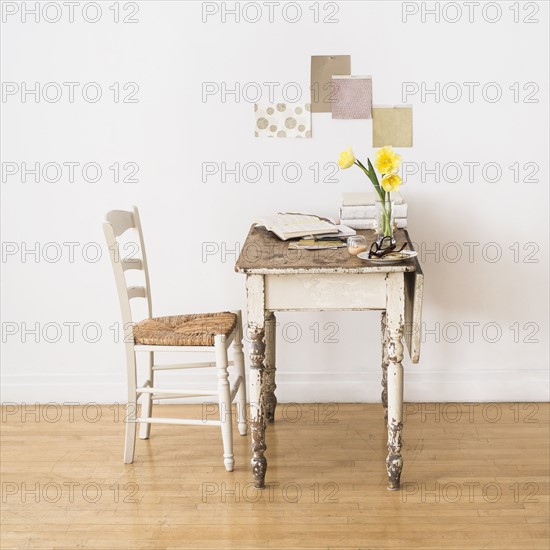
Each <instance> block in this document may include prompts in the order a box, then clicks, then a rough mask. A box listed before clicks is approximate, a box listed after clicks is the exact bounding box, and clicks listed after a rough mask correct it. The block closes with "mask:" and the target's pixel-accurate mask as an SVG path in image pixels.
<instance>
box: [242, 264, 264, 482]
mask: <svg viewBox="0 0 550 550" xmlns="http://www.w3.org/2000/svg"><path fill="white" fill-rule="evenodd" d="M246 290H247V306H248V337H249V342H250V367H249V368H250V398H249V399H250V433H251V435H252V459H251V461H250V463H251V464H252V475H253V477H254V486H255V487H257V488H258V489H263V488H264V487H265V472H266V470H267V459H266V458H265V456H264V455H265V451H266V449H267V445H266V442H265V426H266V399H265V395H266V380H265V341H264V338H265V292H264V278H263V276H262V275H249V276H248V277H247V279H246Z"/></svg>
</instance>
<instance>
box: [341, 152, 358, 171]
mask: <svg viewBox="0 0 550 550" xmlns="http://www.w3.org/2000/svg"><path fill="white" fill-rule="evenodd" d="M354 163H355V155H354V154H353V151H352V150H351V147H349V148H348V149H347V151H343V152H342V153H340V158H339V159H338V166H339V167H340V168H341V169H342V170H344V169H345V168H349V167H350V166H353V165H354Z"/></svg>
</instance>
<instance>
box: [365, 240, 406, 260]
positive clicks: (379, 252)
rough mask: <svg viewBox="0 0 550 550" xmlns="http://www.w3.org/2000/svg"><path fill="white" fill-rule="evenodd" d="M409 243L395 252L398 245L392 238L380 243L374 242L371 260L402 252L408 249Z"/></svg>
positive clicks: (370, 252) (370, 254) (370, 251)
mask: <svg viewBox="0 0 550 550" xmlns="http://www.w3.org/2000/svg"><path fill="white" fill-rule="evenodd" d="M407 244H408V243H404V244H403V245H402V246H401V248H400V249H399V250H395V248H396V246H397V244H396V243H395V242H394V241H393V239H392V238H391V237H389V236H388V237H384V238H383V239H382V240H381V241H380V242H379V243H378V242H376V241H375V242H373V243H372V244H371V247H370V250H369V258H373V257H376V258H383V257H384V256H387V255H388V254H390V253H391V252H394V251H395V252H401V251H402V250H404V249H405V248H406V247H407Z"/></svg>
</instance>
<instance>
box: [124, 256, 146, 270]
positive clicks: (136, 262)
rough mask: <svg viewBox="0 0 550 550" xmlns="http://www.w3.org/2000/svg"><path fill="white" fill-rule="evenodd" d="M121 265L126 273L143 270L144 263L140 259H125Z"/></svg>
mask: <svg viewBox="0 0 550 550" xmlns="http://www.w3.org/2000/svg"><path fill="white" fill-rule="evenodd" d="M121 263H122V269H123V270H124V271H129V270H130V269H140V270H141V269H143V262H142V261H141V260H140V259H139V258H124V259H123V260H122V262H121Z"/></svg>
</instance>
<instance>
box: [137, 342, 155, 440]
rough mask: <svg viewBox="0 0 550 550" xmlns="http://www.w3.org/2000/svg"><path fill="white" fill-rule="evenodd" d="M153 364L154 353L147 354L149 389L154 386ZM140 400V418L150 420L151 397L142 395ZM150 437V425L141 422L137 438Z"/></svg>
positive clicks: (150, 395) (151, 409)
mask: <svg viewBox="0 0 550 550" xmlns="http://www.w3.org/2000/svg"><path fill="white" fill-rule="evenodd" d="M154 362H155V352H154V351H150V352H149V382H150V383H151V387H153V386H154V385H155V372H154V371H153V364H154ZM141 399H142V400H143V404H142V405H141V417H142V418H151V416H152V414H153V396H152V394H150V393H146V394H143V395H142V397H141ZM150 435H151V424H149V423H148V422H143V423H142V424H141V426H140V427H139V438H140V439H149V437H150Z"/></svg>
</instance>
